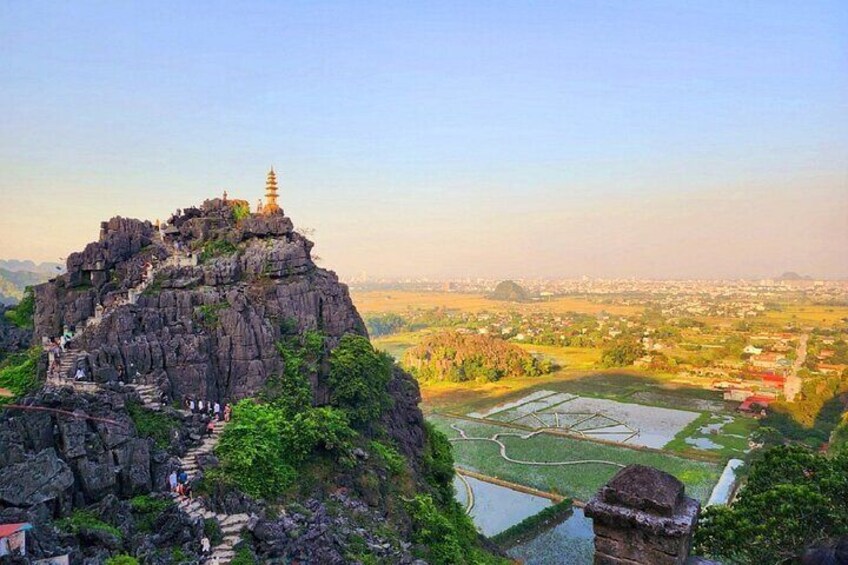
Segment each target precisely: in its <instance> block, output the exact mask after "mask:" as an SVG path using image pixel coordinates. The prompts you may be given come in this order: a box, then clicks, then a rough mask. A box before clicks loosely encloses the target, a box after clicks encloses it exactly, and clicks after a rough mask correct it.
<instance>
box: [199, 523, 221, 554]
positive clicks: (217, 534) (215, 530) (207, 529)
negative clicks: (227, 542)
mask: <svg viewBox="0 0 848 565" xmlns="http://www.w3.org/2000/svg"><path fill="white" fill-rule="evenodd" d="M203 535H205V536H206V537H207V538H209V542H210V543H211V544H212V546H213V547H214V546H216V545H218V544H220V543H221V542H223V541H224V532H222V531H221V525H220V524H218V520H216V519H215V518H205V519H204V520H203Z"/></svg>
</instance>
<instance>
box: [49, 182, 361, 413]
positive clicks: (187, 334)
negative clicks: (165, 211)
mask: <svg viewBox="0 0 848 565" xmlns="http://www.w3.org/2000/svg"><path fill="white" fill-rule="evenodd" d="M239 205H240V204H239V201H224V200H222V199H218V198H215V199H211V200H207V201H205V202H204V203H203V204H201V205H200V206H199V207H189V208H186V209H184V210H181V211H178V213H177V214H174V215H173V216H171V218H170V219H169V221H168V223H167V224H166V225H165V226H163V227H162V229H159V230H157V228H156V227H155V226H154V225H153V224H151V223H150V222H147V221H140V220H131V219H126V218H113V219H112V220H109V221H108V222H104V223H103V224H102V229H101V235H100V239H99V241H97V242H93V243H90V244H88V245H87V246H86V248H85V250H84V251H82V252H81V253H74V254H72V255H71V256H70V257H69V258H68V272H67V273H66V274H65V275H62V276H60V277H57V278H56V279H54V280H52V281H50V282H49V283H45V284H43V285H40V286H39V287H37V288H36V314H35V326H36V329H35V334H36V336H37V337H39V338H40V337H42V336H46V337H53V336H56V335H58V334H59V333H60V332H61V331H62V328H63V327H64V326H75V327H76V329H77V330H78V331H81V333H80V335H79V339H78V340H77V344H78V345H79V346H80V347H81V348H82V349H83V350H84V352H85V354H84V355H83V356H82V357H81V362H84V363H85V364H87V365H88V368H89V369H90V370H91V373H92V374H93V375H94V377H95V380H97V381H98V382H113V381H117V380H128V381H131V382H132V381H134V382H142V383H147V384H155V385H157V386H159V387H160V389H161V390H162V392H163V393H164V394H165V395H166V396H168V397H169V398H170V399H181V398H183V397H184V396H186V395H192V396H198V397H202V398H215V399H219V400H236V399H239V398H243V397H246V396H252V395H254V394H256V393H257V392H259V391H260V390H261V388H262V385H263V384H264V383H265V381H266V380H267V379H268V378H269V377H270V376H273V375H277V374H280V372H281V371H282V369H283V367H282V359H281V357H280V355H279V353H278V351H277V349H276V343H277V342H278V341H279V340H280V338H281V336H282V335H284V334H285V333H287V332H289V333H302V332H304V331H307V330H316V331H320V332H322V333H323V334H324V335H325V336H326V338H327V343H328V347H329V348H332V347H333V346H334V345H335V344H336V343H338V340H339V339H340V338H341V336H342V335H344V334H345V333H356V334H360V335H366V331H365V326H364V324H363V323H362V320H361V318H360V317H359V314H358V313H357V312H356V309H355V308H354V307H353V304H352V303H351V300H350V296H349V293H348V289H347V287H346V286H345V285H343V284H341V283H340V282H339V281H338V277H337V276H336V275H335V273H333V272H332V271H328V270H325V269H321V268H319V267H317V266H316V265H315V263H314V262H313V260H312V257H311V249H312V246H313V244H312V242H311V241H309V240H308V239H306V238H305V237H304V236H302V235H301V234H299V233H297V232H296V231H294V226H293V223H292V221H291V219H289V218H288V217H286V216H285V215H284V214H283V213H282V211H280V212H277V213H273V214H267V215H258V214H248V215H244V214H238V213H237V211H236V207H237V206H239ZM239 216H241V217H239ZM146 277H151V278H152V280H146ZM141 289H143V292H141ZM91 320H96V322H97V323H96V324H93V323H91ZM313 388H314V393H315V402H316V403H321V402H322V401H323V400H324V399H325V397H326V390H325V389H324V387H323V384H322V383H321V382H320V379H317V378H316V382H314V383H313Z"/></svg>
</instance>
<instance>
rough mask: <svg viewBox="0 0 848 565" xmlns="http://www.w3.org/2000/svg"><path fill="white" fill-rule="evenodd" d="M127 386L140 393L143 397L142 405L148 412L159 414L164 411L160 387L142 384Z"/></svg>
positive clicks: (129, 384)
mask: <svg viewBox="0 0 848 565" xmlns="http://www.w3.org/2000/svg"><path fill="white" fill-rule="evenodd" d="M126 386H128V387H130V388H131V389H133V390H134V391H136V392H137V393H138V395H139V396H140V397H141V402H142V404H144V407H145V408H147V409H148V410H153V411H154V412H159V411H160V410H161V409H162V402H161V391H160V390H159V387H158V386H156V385H147V384H142V383H127V385H126Z"/></svg>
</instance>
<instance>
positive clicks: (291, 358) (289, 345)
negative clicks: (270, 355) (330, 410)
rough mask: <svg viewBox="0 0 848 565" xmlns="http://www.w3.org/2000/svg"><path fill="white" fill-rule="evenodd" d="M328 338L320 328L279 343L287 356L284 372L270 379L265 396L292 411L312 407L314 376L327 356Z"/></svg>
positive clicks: (267, 399)
mask: <svg viewBox="0 0 848 565" xmlns="http://www.w3.org/2000/svg"><path fill="white" fill-rule="evenodd" d="M324 342H325V337H324V334H322V333H321V332H319V331H316V330H307V331H306V332H304V333H303V334H302V335H287V332H285V331H284V332H283V338H282V340H281V341H280V342H278V343H277V351H278V352H279V353H280V356H281V357H282V358H283V374H282V375H281V376H279V377H274V378H271V379H269V380H268V382H267V383H266V384H265V390H264V391H263V394H262V398H263V399H264V400H266V401H268V402H271V403H272V404H275V405H277V406H279V407H281V408H283V409H285V410H287V411H289V412H292V413H296V412H300V411H302V410H304V409H306V408H308V407H310V406H312V386H311V385H310V383H309V378H310V377H311V376H317V374H318V367H319V365H320V363H321V360H322V358H323V356H324Z"/></svg>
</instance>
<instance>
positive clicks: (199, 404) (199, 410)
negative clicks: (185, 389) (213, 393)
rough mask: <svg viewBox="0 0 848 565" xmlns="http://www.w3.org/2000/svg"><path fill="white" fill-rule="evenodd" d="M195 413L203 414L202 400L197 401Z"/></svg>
mask: <svg viewBox="0 0 848 565" xmlns="http://www.w3.org/2000/svg"><path fill="white" fill-rule="evenodd" d="M197 411H198V412H200V413H201V414H203V400H198V401H197Z"/></svg>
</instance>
